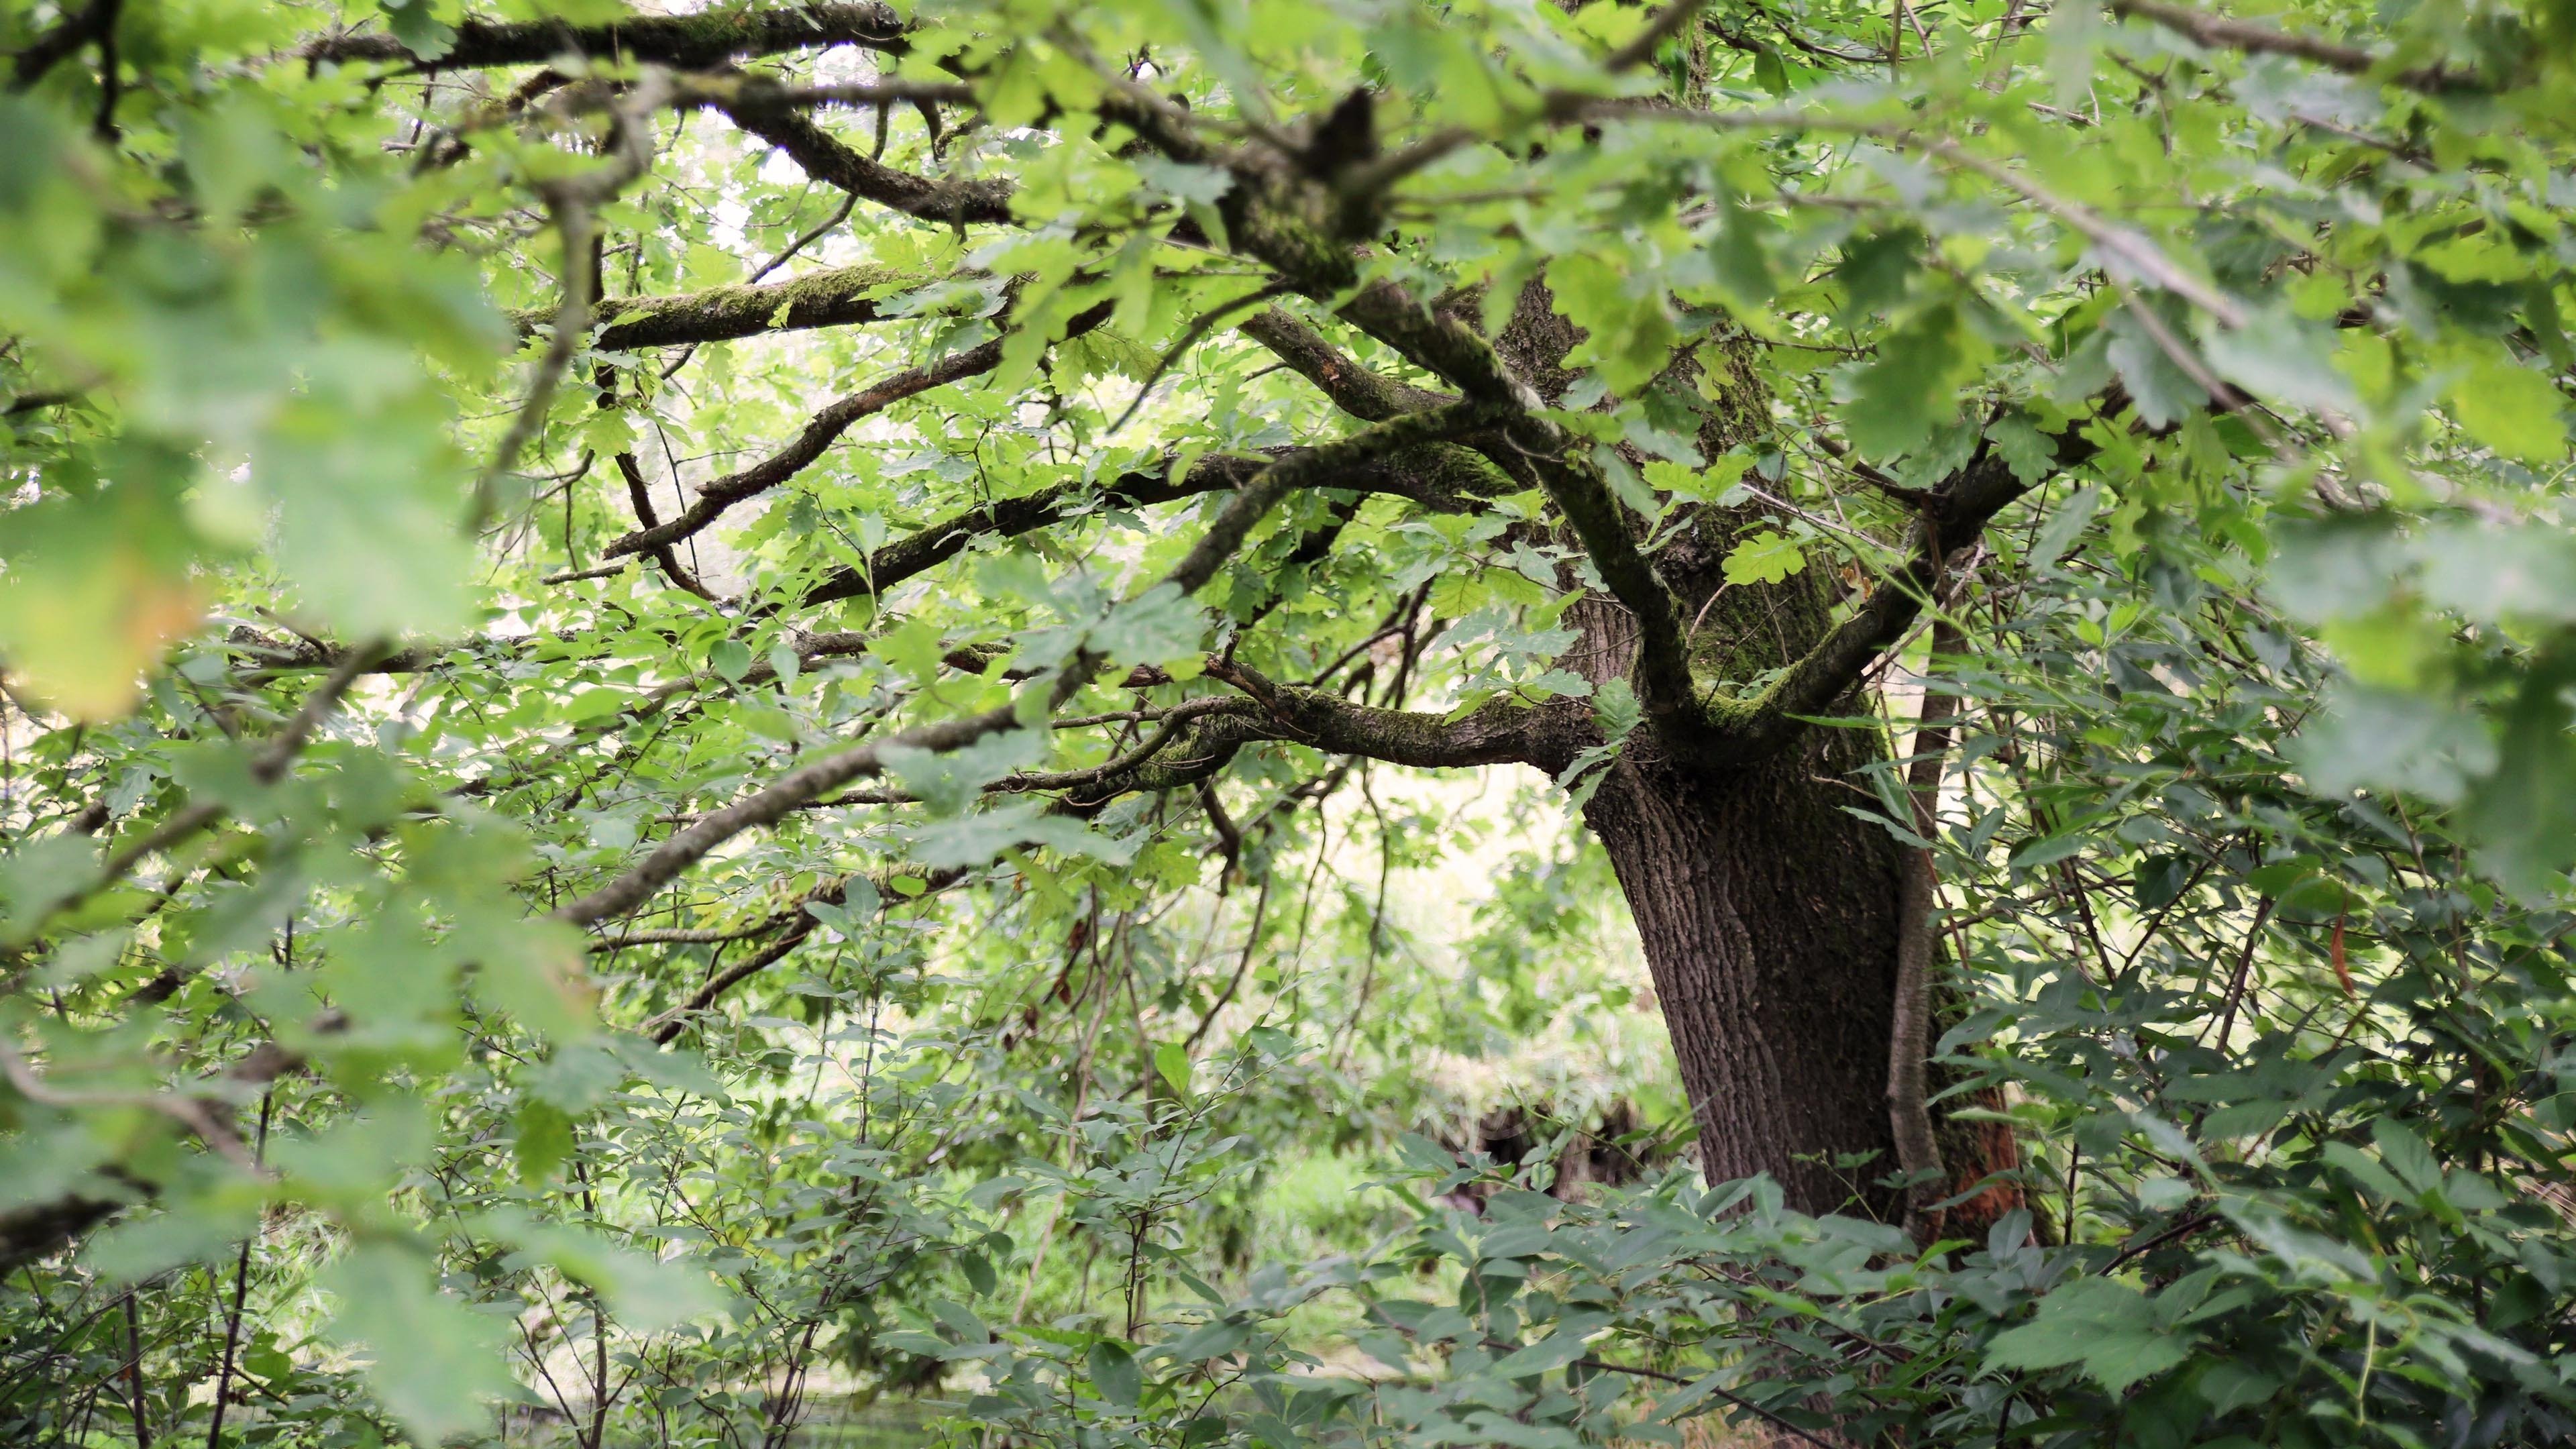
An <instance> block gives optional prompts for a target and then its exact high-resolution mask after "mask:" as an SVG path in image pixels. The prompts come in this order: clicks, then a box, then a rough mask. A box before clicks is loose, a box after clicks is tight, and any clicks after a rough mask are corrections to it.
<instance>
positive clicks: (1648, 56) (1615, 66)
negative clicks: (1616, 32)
mask: <svg viewBox="0 0 2576 1449" xmlns="http://www.w3.org/2000/svg"><path fill="white" fill-rule="evenodd" d="M1707 8H1708V0H1671V3H1670V4H1668V5H1666V6H1665V7H1664V8H1663V9H1661V10H1659V11H1657V12H1655V17H1654V18H1653V19H1652V20H1649V21H1647V22H1646V28H1645V29H1643V30H1640V31H1638V32H1637V34H1636V37H1635V38H1634V39H1632V40H1630V41H1629V42H1628V43H1627V44H1626V45H1623V46H1620V47H1619V48H1618V49H1617V50H1614V51H1612V52H1610V54H1609V55H1608V56H1606V57H1604V58H1603V59H1602V62H1601V67H1602V69H1604V70H1606V71H1608V72H1610V73H1611V74H1612V75H1617V74H1618V73H1619V72H1621V71H1624V70H1633V69H1635V68H1636V67H1638V66H1641V65H1644V64H1645V63H1646V62H1648V61H1650V60H1653V59H1654V58H1655V49H1656V47H1658V46H1660V45H1662V44H1663V43H1664V42H1665V41H1667V40H1670V39H1672V38H1673V37H1674V36H1675V35H1678V34H1680V33H1681V28H1682V27H1683V26H1685V25H1688V24H1690V22H1691V17H1693V16H1695V15H1697V14H1699V13H1700V12H1701V11H1702V10H1705V9H1707Z"/></svg>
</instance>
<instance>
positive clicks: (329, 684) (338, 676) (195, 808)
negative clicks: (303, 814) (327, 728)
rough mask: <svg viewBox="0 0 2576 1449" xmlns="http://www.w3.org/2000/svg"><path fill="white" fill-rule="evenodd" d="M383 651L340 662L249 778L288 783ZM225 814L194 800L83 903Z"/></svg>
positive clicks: (356, 652) (114, 864)
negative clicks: (316, 735) (292, 770)
mask: <svg viewBox="0 0 2576 1449" xmlns="http://www.w3.org/2000/svg"><path fill="white" fill-rule="evenodd" d="M380 647H381V646H378V645H361V646H360V647H358V648H355V649H351V650H349V651H348V652H346V653H345V654H343V655H342V656H341V657H340V662H339V663H338V664H337V665H335V666H334V667H333V668H332V670H331V673H330V675H329V676H328V677H326V678H325V679H324V680H323V681H322V683H321V684H320V685H318V686H316V687H315V688H314V690H313V692H312V693H310V694H307V695H306V696H305V697H304V703H303V705H302V706H301V707H300V708H298V709H297V710H296V711H295V714H294V715H293V716H292V717H291V718H289V719H288V720H287V722H286V726H285V728H283V729H281V730H279V731H278V732H277V733H276V734H275V735H273V736H271V737H270V739H269V741H268V743H267V745H266V746H265V747H264V748H263V749H261V751H260V752H259V754H258V755H257V756H256V757H254V758H253V759H252V760H251V765H250V777H251V778H252V779H253V780H256V781H258V782H259V783H260V784H262V785H274V784H276V783H277V782H278V781H279V780H281V779H284V778H285V776H286V769H287V766H289V765H291V764H293V763H294V762H295V757H296V756H297V755H299V754H301V753H303V751H304V746H305V745H306V743H307V742H309V741H310V740H311V739H312V738H313V732H314V731H315V730H316V729H318V728H320V727H321V724H322V721H323V719H324V717H326V716H328V715H329V714H330V713H331V711H332V710H333V709H334V708H336V707H338V705H339V703H340V697H341V696H342V695H344V694H346V693H348V692H349V686H350V685H351V684H353V683H355V682H356V680H357V678H358V676H359V675H361V674H364V673H366V672H367V667H368V663H369V661H371V660H373V659H374V658H375V657H376V655H377V652H378V649H379V648H380ZM223 814H224V807H223V806H222V805H220V804H218V803H216V802H215V801H212V800H192V801H190V802H189V803H188V804H187V805H185V806H182V807H181V808H180V809H179V811H178V812H177V813H176V814H174V815H172V816H171V817H170V818H169V819H168V820H165V821H163V822H162V823H161V825H160V827H159V828H158V829H155V830H154V831H153V832H152V833H151V834H149V835H146V836H145V837H144V838H142V839H141V840H138V841H135V842H134V843H133V844H131V845H128V846H125V847H124V848H122V849H120V850H118V851H116V852H115V853H114V854H112V855H110V856H109V857H108V858H107V863H106V864H105V865H103V866H101V867H100V868H99V874H98V879H97V880H96V881H95V882H93V883H92V884H91V885H90V887H89V889H87V890H86V891H83V892H82V893H81V896H80V897H79V898H80V899H86V898H87V897H89V896H93V895H96V894H97V893H98V892H100V891H102V890H105V889H106V888H107V887H109V886H111V885H114V884H115V883H116V882H118V881H120V880H123V879H124V878H125V877H126V876H127V874H129V873H130V872H132V871H133V869H134V867H135V866H137V865H139V864H141V863H142V862H143V861H145V860H147V859H149V858H151V857H152V856H154V855H157V854H159V853H160V852H162V851H164V850H167V849H169V848H170V847H171V846H172V845H175V844H177V843H178V842H179V841H181V840H184V839H186V838H187V837H189V836H191V835H194V834H196V833H197V832H198V831H200V830H203V829H205V828H206V827H207V826H209V825H212V824H214V823H215V822H216V821H217V820H219V819H221V818H223ZM57 909H59V907H58V908H57Z"/></svg>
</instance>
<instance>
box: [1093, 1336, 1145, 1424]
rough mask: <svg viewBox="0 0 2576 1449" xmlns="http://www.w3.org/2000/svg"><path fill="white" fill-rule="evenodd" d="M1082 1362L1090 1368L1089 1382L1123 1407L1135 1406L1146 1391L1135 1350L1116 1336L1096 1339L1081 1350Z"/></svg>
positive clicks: (1103, 1394)
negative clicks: (1130, 1349) (1130, 1348)
mask: <svg viewBox="0 0 2576 1449" xmlns="http://www.w3.org/2000/svg"><path fill="white" fill-rule="evenodd" d="M1083 1364H1084V1366H1085V1367H1086V1368H1088V1369H1089V1370H1090V1371H1091V1385H1092V1387H1093V1388H1096V1389H1098V1390H1099V1391H1100V1397H1102V1398H1103V1399H1106V1400H1108V1401H1109V1402H1110V1403H1113V1404H1115V1405H1117V1406H1118V1407H1120V1408H1122V1409H1132V1408H1134V1407H1136V1400H1137V1398H1138V1396H1139V1395H1141V1394H1143V1393H1144V1391H1145V1375H1144V1371H1143V1370H1142V1369H1139V1368H1138V1367H1137V1366H1136V1356H1135V1354H1133V1353H1131V1352H1129V1350H1128V1348H1127V1345H1125V1344H1123V1343H1120V1342H1118V1341H1117V1340H1116V1339H1109V1338H1103V1339H1097V1340H1094V1341H1093V1343H1092V1345H1091V1347H1090V1348H1089V1349H1088V1350H1086V1351H1085V1352H1084V1354H1083Z"/></svg>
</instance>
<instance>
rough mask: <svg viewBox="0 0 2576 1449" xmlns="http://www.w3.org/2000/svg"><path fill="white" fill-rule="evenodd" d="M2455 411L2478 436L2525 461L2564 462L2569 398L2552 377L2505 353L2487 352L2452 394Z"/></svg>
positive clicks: (2469, 367)
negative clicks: (2521, 363)
mask: <svg viewBox="0 0 2576 1449" xmlns="http://www.w3.org/2000/svg"><path fill="white" fill-rule="evenodd" d="M2448 401H2449V403H2450V407H2451V414H2452V416H2454V417H2456V418H2458V419H2459V420H2460V426H2462V427H2464V428H2467V429H2468V430H2469V432H2470V433H2471V434H2472V435H2473V436H2475V437H2476V438H2477V439H2478V441H2480V442H2482V443H2484V444H2486V445H2487V446H2488V447H2490V448H2493V449H2495V450H2496V451H2497V452H2499V453H2502V454H2503V455H2505V456H2506V457H2508V458H2514V459H2518V460H2520V461H2522V462H2525V463H2533V464H2548V463H2563V462H2565V461H2566V455H2567V419H2566V406H2567V400H2566V399H2565V398H2564V397H2562V396H2560V394H2559V391H2558V388H2557V386H2556V385H2555V384H2553V383H2552V382H2551V381H2550V380H2549V378H2548V377H2547V376H2546V375H2544V374H2542V373H2540V372H2538V371H2536V370H2534V369H2532V368H2528V367H2522V366H2519V365H2517V364H2515V363H2514V362H2512V361H2510V360H2509V359H2507V358H2506V357H2504V356H2503V355H2501V354H2500V353H2494V352H2489V353H2482V354H2479V355H2478V356H2477V357H2476V358H2474V359H2473V360H2472V361H2471V362H2470V363H2469V364H2468V365H2467V366H2466V367H2464V368H2462V369H2461V371H2460V375H2459V379H2458V381H2456V382H2455V383H2453V384H2452V386H2451V389H2450V391H2449V394H2448Z"/></svg>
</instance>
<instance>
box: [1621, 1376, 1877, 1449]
mask: <svg viewBox="0 0 2576 1449" xmlns="http://www.w3.org/2000/svg"><path fill="white" fill-rule="evenodd" d="M1575 1361H1576V1362H1577V1363H1580V1364H1582V1365H1583V1366H1584V1367H1585V1368H1588V1369H1597V1370H1600V1371H1602V1372H1604V1373H1614V1374H1632V1375H1634V1376H1636V1377H1638V1378H1641V1379H1653V1380H1655V1381H1656V1382H1658V1383H1667V1384H1689V1383H1692V1382H1695V1381H1694V1380H1691V1379H1688V1378H1684V1377H1683V1376H1682V1375H1680V1374H1668V1373H1666V1372H1664V1371H1663V1370H1662V1369H1650V1368H1641V1367H1639V1366H1638V1365H1635V1364H1625V1363H1610V1362H1607V1361H1606V1360H1603V1359H1597V1358H1581V1359H1577V1360H1575ZM1709 1393H1710V1394H1711V1395H1712V1396H1714V1397H1716V1398H1721V1399H1724V1400H1726V1401H1727V1402H1728V1403H1730V1404H1733V1405H1734V1406H1735V1407H1737V1408H1739V1409H1742V1410H1744V1411H1746V1412H1747V1413H1751V1414H1755V1415H1758V1416H1760V1417H1761V1418H1762V1419H1763V1420H1764V1421H1765V1422H1767V1423H1769V1424H1771V1425H1772V1426H1773V1427H1774V1428H1779V1429H1786V1430H1788V1431H1789V1432H1790V1433H1792V1434H1795V1435H1797V1436H1798V1437H1799V1438H1801V1439H1804V1440H1806V1441H1807V1442H1808V1443H1810V1444H1813V1445H1815V1446H1816V1449H1836V1446H1835V1445H1834V1444H1833V1443H1832V1442H1831V1441H1830V1440H1825V1439H1819V1438H1817V1437H1816V1436H1815V1435H1813V1434H1810V1433H1808V1432H1807V1431H1806V1430H1804V1429H1801V1428H1799V1427H1798V1426H1797V1425H1795V1424H1792V1423H1790V1422H1789V1421H1788V1420H1786V1419H1783V1418H1781V1417H1780V1416H1779V1415H1778V1414H1775V1413H1773V1412H1771V1411H1770V1410H1769V1409H1766V1408H1764V1407H1762V1406H1761V1405H1760V1404H1757V1403H1755V1402H1753V1401H1752V1400H1751V1399H1747V1398H1744V1397H1742V1396H1740V1395H1737V1394H1733V1393H1730V1392H1728V1391H1727V1390H1725V1389H1721V1388H1718V1387H1717V1386H1716V1385H1714V1384H1712V1385H1710V1386H1709Z"/></svg>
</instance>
